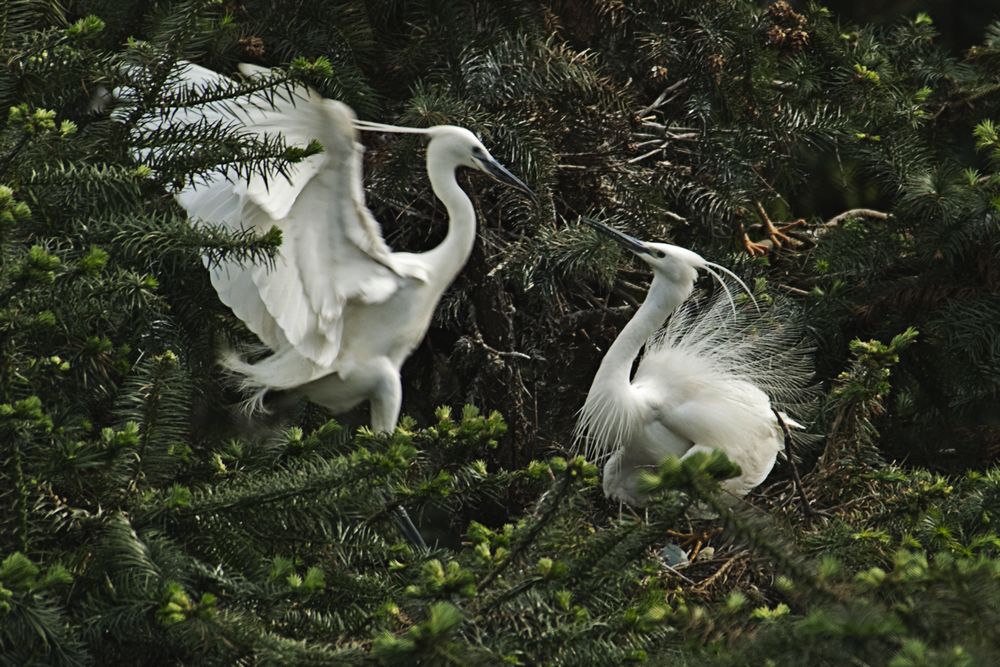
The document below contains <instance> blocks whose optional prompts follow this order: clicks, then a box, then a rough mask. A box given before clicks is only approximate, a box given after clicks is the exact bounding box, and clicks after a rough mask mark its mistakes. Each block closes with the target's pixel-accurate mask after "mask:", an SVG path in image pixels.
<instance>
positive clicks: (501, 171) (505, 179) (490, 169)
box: [479, 158, 538, 204]
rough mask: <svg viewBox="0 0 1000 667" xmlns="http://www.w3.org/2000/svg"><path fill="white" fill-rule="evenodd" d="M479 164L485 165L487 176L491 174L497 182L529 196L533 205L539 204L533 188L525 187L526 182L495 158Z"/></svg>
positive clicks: (480, 161)
mask: <svg viewBox="0 0 1000 667" xmlns="http://www.w3.org/2000/svg"><path fill="white" fill-rule="evenodd" d="M479 163H480V164H481V165H483V169H484V170H485V171H486V173H487V174H489V175H490V176H492V177H493V178H495V179H496V180H498V181H500V182H501V183H503V184H504V185H509V186H511V187H512V188H514V189H515V190H518V191H519V192H523V193H524V194H525V195H527V196H528V199H530V200H531V203H532V204H538V197H536V196H535V193H534V192H532V191H531V188H529V187H528V186H527V185H525V184H524V181H522V180H521V179H520V178H518V177H517V176H515V175H514V174H512V173H510V171H508V170H507V167H505V166H503V165H502V164H500V163H499V162H497V161H496V160H494V159H493V158H488V159H485V160H479Z"/></svg>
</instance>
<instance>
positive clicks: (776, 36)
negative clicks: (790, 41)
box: [767, 25, 788, 46]
mask: <svg viewBox="0 0 1000 667" xmlns="http://www.w3.org/2000/svg"><path fill="white" fill-rule="evenodd" d="M787 37H788V33H787V32H785V29H784V28H782V27H781V26H777V25H772V26H771V27H770V28H768V29H767V43H768V45H771V46H781V45H782V44H784V43H785V39H786V38H787Z"/></svg>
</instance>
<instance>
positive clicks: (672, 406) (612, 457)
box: [577, 221, 811, 506]
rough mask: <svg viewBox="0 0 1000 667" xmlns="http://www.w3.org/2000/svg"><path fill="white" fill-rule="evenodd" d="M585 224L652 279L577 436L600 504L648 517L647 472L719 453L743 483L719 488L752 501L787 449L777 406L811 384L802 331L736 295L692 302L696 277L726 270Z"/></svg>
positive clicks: (596, 385) (593, 391)
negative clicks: (646, 268) (595, 472)
mask: <svg viewBox="0 0 1000 667" xmlns="http://www.w3.org/2000/svg"><path fill="white" fill-rule="evenodd" d="M588 222H590V224H592V225H595V226H598V228H599V229H602V231H605V232H606V233H609V234H611V235H612V236H613V237H615V238H616V240H618V241H619V242H621V243H622V244H623V245H625V247H627V248H629V249H630V250H631V251H633V252H634V253H635V254H636V255H637V256H638V257H640V258H642V259H643V260H644V261H645V262H646V263H647V264H649V265H650V267H651V268H652V269H653V282H652V284H651V285H650V288H649V293H648V294H647V296H646V299H645V301H644V302H643V304H642V306H641V307H640V308H639V310H638V311H637V312H636V314H635V315H634V316H633V318H632V319H631V320H630V321H629V323H628V324H627V325H626V326H625V327H624V328H623V329H622V331H621V333H620V334H619V336H618V338H617V339H616V340H615V342H614V343H613V344H612V345H611V347H610V348H609V349H608V351H607V353H606V354H605V357H604V359H603V360H602V362H601V365H600V368H599V369H598V371H597V374H596V375H595V377H594V381H593V384H592V385H591V388H590V392H589V394H588V395H587V400H586V402H585V404H584V406H583V408H582V409H581V411H580V419H579V422H578V425H577V438H578V442H580V443H581V445H582V447H583V448H584V451H585V452H586V454H587V456H588V457H589V458H591V459H592V460H597V461H599V460H603V459H606V463H605V465H604V491H605V494H606V495H608V496H609V497H612V498H614V499H617V500H619V501H622V502H625V503H628V504H629V505H634V506H642V505H644V504H645V503H646V501H647V497H646V496H645V494H644V493H643V492H642V490H641V489H640V478H641V473H642V471H643V470H653V469H655V468H656V466H658V465H659V463H660V462H661V461H662V460H663V459H664V458H665V457H667V456H669V455H673V456H678V457H684V456H689V455H691V454H692V453H694V452H697V451H706V450H711V449H718V450H722V451H723V452H725V453H726V455H727V456H728V457H729V458H730V459H731V460H732V461H734V462H736V463H737V464H739V466H740V468H741V471H742V472H741V474H740V475H739V476H738V477H735V478H733V479H730V480H726V481H725V482H724V483H723V488H724V489H726V490H727V491H729V492H730V493H732V494H733V495H736V496H743V495H745V494H746V493H748V492H749V491H750V490H751V489H752V488H754V487H755V486H757V485H758V484H760V483H761V482H762V481H764V478H766V477H767V475H768V473H769V472H770V471H771V468H772V467H773V466H774V463H775V460H776V458H777V456H778V453H779V452H780V451H781V449H782V447H783V444H784V438H783V432H782V430H781V427H780V425H779V424H778V421H777V419H776V417H775V415H774V413H773V412H772V405H774V406H781V407H786V406H788V405H790V404H794V403H796V402H797V401H799V400H801V398H802V396H803V392H804V391H805V390H806V388H807V386H808V384H809V378H810V375H811V371H810V365H809V356H808V353H809V350H808V349H806V348H805V347H804V346H803V344H802V336H801V331H800V329H799V328H798V327H797V326H796V325H795V324H794V322H792V321H783V320H781V319H780V318H779V317H778V310H777V309H776V308H775V306H774V304H773V303H770V304H763V305H758V304H756V303H755V302H753V301H752V300H751V299H747V300H745V301H740V300H738V299H737V300H734V299H733V298H732V296H731V292H730V291H729V290H723V291H718V292H716V293H715V295H714V296H712V297H710V298H708V299H703V300H688V299H689V297H690V296H691V294H692V292H693V290H694V282H695V279H696V278H697V275H698V270H700V269H705V270H708V271H711V270H712V268H716V269H721V267H716V266H715V265H712V264H710V263H709V262H706V261H705V260H704V259H702V258H701V257H700V256H699V255H697V254H695V253H693V252H691V251H689V250H685V249H684V248H680V247H677V246H673V245H668V244H662V243H643V242H641V241H638V240H637V239H633V238H632V237H629V236H627V235H624V234H621V233H620V232H615V231H614V230H611V229H610V228H607V227H603V226H600V225H599V223H594V222H593V221H588ZM713 273H714V272H713ZM720 281H721V279H720ZM743 287H745V286H743ZM682 304H683V305H682ZM671 313H674V314H673V316H672V317H671V319H670V322H669V324H668V325H667V326H666V327H665V328H662V329H661V327H662V326H663V322H664V320H665V319H666V318H667V317H668V316H669V315H670V314H671ZM643 350H644V353H643V356H642V359H641V361H640V362H639V365H638V368H637V369H636V371H635V374H634V376H633V375H632V365H633V362H634V361H635V358H636V357H637V356H638V355H639V354H640V352H642V351H643ZM786 422H787V423H788V424H789V425H792V426H797V424H796V423H795V422H794V421H792V420H790V419H786Z"/></svg>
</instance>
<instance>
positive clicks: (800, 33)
mask: <svg viewBox="0 0 1000 667" xmlns="http://www.w3.org/2000/svg"><path fill="white" fill-rule="evenodd" d="M788 46H790V47H791V49H792V50H793V51H801V50H802V49H804V48H806V47H807V46H809V33H808V32H806V31H805V30H793V31H792V32H791V33H790V34H789V36H788Z"/></svg>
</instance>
